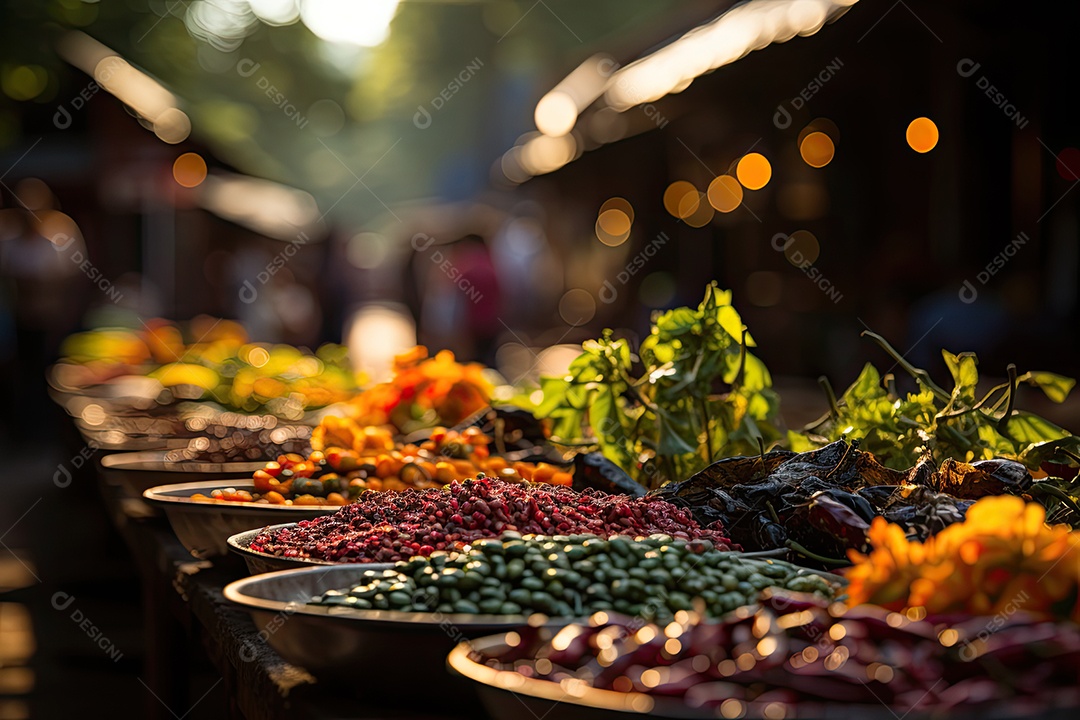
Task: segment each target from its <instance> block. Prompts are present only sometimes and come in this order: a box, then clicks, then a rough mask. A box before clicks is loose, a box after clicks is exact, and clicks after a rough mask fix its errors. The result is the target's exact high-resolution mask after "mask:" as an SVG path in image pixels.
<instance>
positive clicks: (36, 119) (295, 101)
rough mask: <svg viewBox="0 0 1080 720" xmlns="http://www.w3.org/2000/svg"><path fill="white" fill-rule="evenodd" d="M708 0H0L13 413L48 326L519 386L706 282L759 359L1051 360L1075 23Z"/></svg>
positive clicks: (1067, 173)
mask: <svg viewBox="0 0 1080 720" xmlns="http://www.w3.org/2000/svg"><path fill="white" fill-rule="evenodd" d="M731 7H732V3H728V2H718V1H716V0H679V1H677V2H675V1H661V0H640V1H637V2H635V1H633V0H630V1H626V0H623V1H620V2H614V1H613V2H605V1H603V0H596V1H594V2H589V3H576V2H569V1H565V2H564V1H562V0H538V1H537V2H533V3H530V2H528V1H527V0H487V1H475V2H474V1H461V2H457V1H454V2H450V1H447V2H429V1H423V0H402V1H400V2H398V1H397V0H364V1H363V2H347V1H345V0H341V1H340V2H338V1H333V0H311V1H300V0H192V1H191V2H180V1H179V0H177V1H175V2H154V1H142V0H125V1H124V2H109V3H104V2H85V1H84V0H48V1H46V2H33V3H31V2H14V3H11V2H8V3H5V7H4V23H3V29H2V33H3V48H4V49H3V60H2V67H0V81H2V82H0V88H2V93H0V96H2V98H3V108H2V110H0V165H2V168H0V169H2V171H3V178H2V182H3V185H2V187H0V263H2V271H3V285H2V288H3V290H2V293H0V348H2V350H0V353H2V357H0V362H3V363H4V370H5V371H4V372H3V373H2V375H0V376H2V377H3V378H4V382H5V384H6V385H7V388H6V390H7V391H6V392H4V393H3V398H4V400H3V402H4V403H5V412H4V413H3V418H4V422H5V423H6V424H8V425H9V426H10V427H8V428H7V429H8V431H9V433H15V434H19V433H24V432H28V433H31V434H32V433H33V432H34V429H33V428H32V427H27V425H26V424H25V423H23V422H21V421H20V420H18V418H21V417H22V415H21V413H25V412H28V408H29V407H31V406H32V405H34V404H36V403H40V402H41V398H42V394H41V393H42V391H43V388H44V381H43V379H42V372H41V369H42V368H43V367H44V366H45V364H47V363H48V362H50V361H52V360H53V359H54V358H55V356H56V353H57V349H58V343H59V340H60V339H61V338H62V337H64V336H65V335H66V334H68V333H70V332H72V331H74V330H77V329H82V328H87V327H92V326H99V325H107V324H110V323H121V322H125V323H127V324H130V323H131V318H130V316H131V315H135V314H137V315H138V316H140V317H142V318H149V317H154V316H164V317H169V318H173V319H181V320H183V319H187V318H190V317H192V316H194V315H197V314H199V313H208V314H211V315H214V316H224V317H230V318H235V319H237V320H240V321H241V322H242V323H244V324H245V325H246V326H247V327H248V328H249V329H250V330H251V334H252V335H253V337H255V338H256V339H258V340H265V341H283V342H289V343H293V344H299V345H308V346H311V347H314V346H315V345H316V344H318V343H319V342H321V341H327V340H332V341H341V342H344V343H346V344H348V345H349V346H350V347H351V349H352V352H353V356H354V363H357V364H358V365H360V366H365V367H371V368H376V369H377V368H379V367H385V364H386V362H387V359H388V358H389V356H390V355H391V354H392V353H393V352H394V351H397V350H400V349H402V348H404V347H408V346H409V345H411V344H412V343H413V342H414V341H415V340H419V342H421V343H424V344H427V345H430V346H432V347H438V348H442V347H445V348H450V349H452V350H454V351H456V352H457V353H458V354H459V355H460V356H462V357H463V358H469V359H478V360H483V361H485V362H487V363H488V364H490V365H493V366H495V367H496V368H497V369H499V370H500V371H501V372H502V373H503V374H504V376H505V377H507V379H510V380H515V379H519V380H520V379H526V380H527V379H531V378H535V376H536V375H537V373H538V372H540V371H541V370H543V369H544V367H545V366H544V364H543V363H539V364H538V363H537V362H536V357H537V353H541V352H542V351H543V350H545V349H547V348H552V347H553V346H559V345H568V346H575V345H577V344H579V343H580V342H581V340H583V339H586V338H589V337H595V336H597V335H598V334H599V332H600V331H601V330H602V329H603V328H605V327H613V328H616V329H619V330H621V331H624V332H627V333H630V334H633V333H640V332H641V331H642V330H644V329H646V328H647V322H648V316H649V313H650V312H651V310H653V309H656V308H666V307H674V306H677V305H680V304H688V303H693V302H696V301H697V300H698V299H699V297H700V295H701V292H702V287H703V286H704V284H705V283H706V282H708V281H709V280H711V279H715V280H717V281H718V282H719V284H720V286H721V287H724V288H730V289H732V290H733V291H734V293H735V304H736V306H737V307H738V308H739V309H740V311H741V312H742V313H743V315H744V317H745V320H746V322H747V325H748V326H749V327H750V328H751V329H752V331H753V333H754V334H755V336H756V338H757V340H758V343H759V346H760V348H761V352H760V354H761V355H762V357H763V358H764V359H765V361H766V362H767V364H768V365H769V367H770V369H771V370H772V371H773V373H774V374H776V375H779V376H789V377H794V378H805V379H810V380H812V379H813V378H814V377H816V376H817V375H820V374H827V375H829V376H830V377H831V378H832V379H833V380H834V382H835V383H837V384H839V385H844V384H846V383H847V382H848V381H849V379H850V378H853V377H854V374H855V373H856V372H857V370H858V367H859V366H860V365H861V364H862V362H864V361H865V360H866V359H878V360H881V359H882V357H881V356H880V354H879V353H880V351H878V350H877V349H876V348H874V347H873V346H872V344H871V343H869V342H868V341H866V340H862V339H860V337H859V333H860V332H861V331H862V330H864V329H865V328H866V327H869V328H872V329H873V330H875V331H877V332H879V333H881V334H883V335H885V336H886V337H887V338H889V339H890V340H891V341H892V342H893V344H894V345H896V346H897V347H898V348H899V349H901V350H908V352H909V357H910V358H911V359H912V360H913V361H914V362H915V363H916V364H925V365H928V366H930V367H931V368H932V369H939V370H940V369H942V368H943V365H942V364H941V360H940V354H939V350H940V348H941V347H947V348H949V349H950V350H953V351H961V350H972V351H975V352H977V353H978V354H979V356H980V358H981V360H982V364H983V368H984V372H985V373H987V374H990V375H999V376H1000V375H1004V366H1005V364H1006V363H1007V362H1016V363H1018V364H1019V365H1020V367H1021V368H1026V367H1040V368H1041V367H1043V366H1046V367H1053V369H1055V370H1057V371H1059V372H1062V373H1065V374H1074V375H1075V374H1076V373H1077V371H1078V370H1080V359H1078V358H1077V357H1076V353H1075V342H1074V340H1075V338H1076V335H1075V330H1074V328H1075V321H1076V317H1077V298H1076V283H1075V280H1076V277H1077V265H1078V250H1077V238H1076V235H1077V233H1076V212H1077V202H1078V198H1080V195H1075V196H1074V195H1073V194H1072V193H1071V192H1070V190H1071V189H1072V187H1073V184H1074V183H1075V182H1076V177H1077V175H1080V170H1078V172H1076V173H1074V172H1073V169H1074V168H1077V166H1080V151H1078V150H1077V149H1076V148H1075V147H1074V146H1075V145H1076V144H1078V142H1080V141H1078V139H1077V137H1076V133H1077V131H1076V130H1075V123H1073V122H1072V119H1073V117H1074V114H1073V108H1074V105H1075V103H1076V100H1075V98H1074V97H1073V95H1074V94H1073V93H1072V92H1071V90H1070V88H1071V87H1072V86H1073V84H1074V81H1075V79H1076V78H1075V76H1074V69H1073V67H1074V63H1072V62H1070V59H1069V53H1068V50H1067V49H1066V48H1067V45H1068V44H1069V38H1068V33H1069V27H1070V26H1071V21H1072V20H1073V19H1074V18H1073V17H1071V16H1068V17H1066V16H1064V15H1062V13H1072V10H1064V9H1056V8H1055V9H1051V8H1050V7H1047V8H1045V11H1044V12H1039V13H1036V12H1031V11H1024V12H1020V11H1016V10H1014V9H1012V6H1009V5H1006V4H1002V3H986V2H978V3H976V2H957V3H947V4H941V3H923V2H910V3H906V2H901V3H896V4H890V3H888V2H885V1H884V0H882V1H881V2H875V1H872V0H871V1H864V2H859V3H852V1H851V0H843V1H841V0H832V1H829V0H800V1H799V2H791V1H789V0H768V1H757V2H751V3H743V4H741V5H737V6H736V8H735V9H736V12H734V13H730V14H728V15H727V16H726V17H721V15H723V13H725V11H728V10H729V9H731ZM1045 13H1050V14H1049V15H1047V14H1045ZM695 29H696V30H695ZM798 34H801V35H804V36H805V37H799V36H796V37H795V38H794V39H792V40H791V41H789V42H780V41H782V40H785V39H786V38H789V37H791V36H792V35H798ZM684 36H686V37H684ZM714 68H715V71H713V69H714ZM917 118H925V119H927V120H928V121H929V124H928V125H926V126H922V125H913V126H912V132H914V133H915V135H916V137H909V135H910V134H911V133H909V131H908V128H909V124H911V123H912V121H913V120H915V119H917ZM920 128H922V130H920ZM919 132H924V134H925V137H919V136H917V135H918V133H919ZM808 137H809V140H807V138H808ZM912 140H914V141H915V142H916V144H918V143H923V145H924V146H923V147H916V146H915V145H912ZM748 155H750V157H749V158H748V162H746V163H744V164H743V167H742V168H741V169H742V171H743V172H742V173H741V174H740V172H738V170H739V161H740V160H741V159H742V158H743V157H744V156H748ZM758 156H760V159H763V161H764V164H763V165H764V166H763V167H762V166H761V164H759V165H755V164H754V163H752V162H750V161H752V160H758V159H759V157H758ZM724 175H729V176H730V177H729V178H723V177H720V179H719V180H717V178H718V177H719V176H724ZM748 178H749V179H748ZM778 236H780V237H778ZM789 238H790V239H789ZM125 315H127V316H129V317H127V318H126V319H125ZM563 355H565V353H564V354H563ZM554 364H555V365H557V364H558V362H555V363H554ZM796 384H798V383H796ZM16 409H18V410H19V412H16ZM12 420H16V421H15V422H12Z"/></svg>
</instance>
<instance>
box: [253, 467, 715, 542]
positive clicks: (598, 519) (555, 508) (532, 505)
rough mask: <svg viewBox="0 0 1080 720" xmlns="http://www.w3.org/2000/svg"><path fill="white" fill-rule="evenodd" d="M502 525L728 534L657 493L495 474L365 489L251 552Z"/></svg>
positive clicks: (439, 538)
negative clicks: (632, 493)
mask: <svg viewBox="0 0 1080 720" xmlns="http://www.w3.org/2000/svg"><path fill="white" fill-rule="evenodd" d="M506 532H517V533H521V534H537V535H579V534H590V535H600V536H605V537H606V536H609V535H652V534H654V533H661V534H665V535H670V536H671V537H673V538H681V539H684V540H696V539H702V538H705V539H708V540H711V541H712V542H713V543H714V545H715V546H716V547H718V548H719V549H726V548H728V547H730V544H731V543H730V541H729V540H728V538H727V536H726V535H725V534H724V533H723V531H722V530H721V529H719V528H715V527H714V528H713V529H708V530H706V529H704V528H702V527H701V526H700V525H698V524H697V522H695V521H694V519H693V518H691V517H690V515H689V513H687V512H686V511H685V510H683V509H682V508H679V507H676V506H675V505H672V504H671V503H668V502H665V501H663V500H658V499H655V498H630V497H627V496H624V495H608V494H606V493H602V492H598V491H594V490H586V491H584V492H580V493H579V492H576V491H574V490H571V489H570V488H567V487H561V486H552V485H534V486H529V485H522V484H520V483H515V482H507V481H503V480H497V479H493V478H483V477H481V478H478V479H476V480H466V481H464V482H453V483H450V485H449V486H447V487H446V488H438V489H428V490H413V489H409V490H404V491H402V492H396V493H392V492H383V493H366V494H365V495H363V496H361V498H360V500H359V501H358V502H355V503H352V504H351V505H346V506H345V507H344V508H342V509H341V510H339V511H338V512H336V513H334V514H333V515H327V516H325V517H321V518H318V519H316V520H305V521H302V522H300V523H298V524H297V525H295V526H291V527H286V528H281V529H280V530H276V531H267V532H263V533H261V534H259V535H258V536H257V537H256V538H255V539H254V540H253V541H252V543H251V549H252V550H255V551H256V552H262V553H268V554H271V555H279V556H283V557H299V558H317V559H320V560H331V561H336V562H396V561H398V560H402V559H407V558H410V557H412V556H414V555H430V554H431V553H432V552H434V551H436V550H445V549H453V548H454V547H457V546H459V545H462V544H465V543H468V542H471V541H473V540H476V539H478V538H485V537H497V536H499V535H502V534H503V533H506Z"/></svg>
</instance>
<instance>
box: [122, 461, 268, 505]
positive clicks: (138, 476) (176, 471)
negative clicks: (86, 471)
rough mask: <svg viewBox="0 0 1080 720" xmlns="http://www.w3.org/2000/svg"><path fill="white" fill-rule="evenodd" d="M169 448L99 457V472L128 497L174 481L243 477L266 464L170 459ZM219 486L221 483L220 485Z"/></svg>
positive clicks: (260, 462)
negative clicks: (122, 489)
mask: <svg viewBox="0 0 1080 720" xmlns="http://www.w3.org/2000/svg"><path fill="white" fill-rule="evenodd" d="M173 452H174V451H171V450H146V451H143V452H126V453H114V454H112V455H106V456H105V457H103V458H101V475H102V477H103V478H104V479H105V481H106V482H107V483H109V484H112V485H119V486H121V487H123V488H125V489H126V490H127V491H128V492H129V493H130V494H131V495H132V496H134V497H140V496H141V495H142V494H143V493H144V492H146V491H147V490H149V489H150V488H152V487H156V486H158V485H168V484H171V483H175V482H176V481H177V480H180V479H183V480H186V481H197V480H222V481H223V480H245V479H250V478H251V474H252V473H253V472H255V471H256V470H261V469H262V468H263V467H265V465H266V461H265V460H254V461H251V462H228V463H212V462H196V461H191V460H172V459H171V458H172V457H173ZM222 487H223V486H222Z"/></svg>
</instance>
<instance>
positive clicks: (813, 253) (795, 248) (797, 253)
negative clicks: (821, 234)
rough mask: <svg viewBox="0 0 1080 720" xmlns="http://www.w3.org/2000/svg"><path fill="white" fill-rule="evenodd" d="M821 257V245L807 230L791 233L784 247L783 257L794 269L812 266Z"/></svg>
mask: <svg viewBox="0 0 1080 720" xmlns="http://www.w3.org/2000/svg"><path fill="white" fill-rule="evenodd" d="M819 255H821V245H820V243H818V239H817V238H816V237H814V234H813V233H811V232H810V231H809V230H796V231H795V232H793V233H791V236H790V237H789V238H788V243H787V245H786V246H785V247H784V257H786V258H787V259H788V262H789V263H791V264H792V265H794V266H795V267H805V266H807V265H813V264H814V263H815V262H816V261H817V259H818V256H819Z"/></svg>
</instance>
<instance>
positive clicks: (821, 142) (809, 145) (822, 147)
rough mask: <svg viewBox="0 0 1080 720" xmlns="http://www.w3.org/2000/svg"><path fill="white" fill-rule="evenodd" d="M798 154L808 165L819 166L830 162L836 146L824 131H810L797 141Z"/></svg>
mask: <svg viewBox="0 0 1080 720" xmlns="http://www.w3.org/2000/svg"><path fill="white" fill-rule="evenodd" d="M799 154H800V155H802V159H803V160H804V161H805V162H806V164H807V165H809V166H810V167H813V168H821V167H825V166H826V165H828V164H829V163H831V162H832V159H833V156H834V155H835V154H836V146H835V145H833V141H832V138H830V137H829V136H828V135H826V134H825V133H823V132H812V133H810V134H809V135H807V136H806V137H805V138H803V141H802V142H801V143H799Z"/></svg>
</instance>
